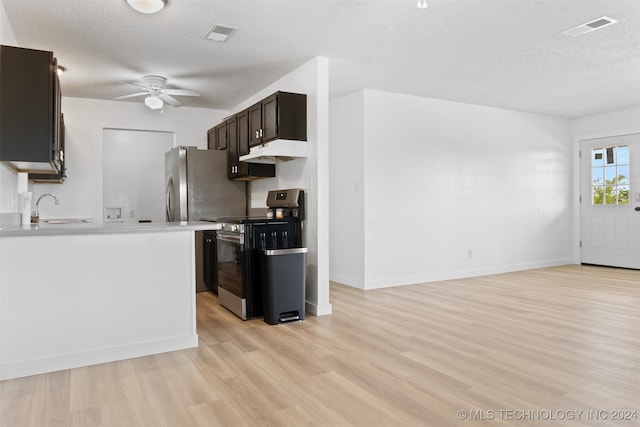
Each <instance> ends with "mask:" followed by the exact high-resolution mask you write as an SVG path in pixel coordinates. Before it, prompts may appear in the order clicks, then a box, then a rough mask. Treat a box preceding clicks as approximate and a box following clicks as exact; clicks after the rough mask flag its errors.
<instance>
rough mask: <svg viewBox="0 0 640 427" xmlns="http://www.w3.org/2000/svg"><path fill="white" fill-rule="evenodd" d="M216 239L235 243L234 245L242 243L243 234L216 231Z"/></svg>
mask: <svg viewBox="0 0 640 427" xmlns="http://www.w3.org/2000/svg"><path fill="white" fill-rule="evenodd" d="M216 239H218V240H221V241H223V242H229V243H235V244H236V245H244V234H241V233H237V234H236V233H224V232H220V231H217V232H216Z"/></svg>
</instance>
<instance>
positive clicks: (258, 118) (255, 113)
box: [249, 103, 262, 147]
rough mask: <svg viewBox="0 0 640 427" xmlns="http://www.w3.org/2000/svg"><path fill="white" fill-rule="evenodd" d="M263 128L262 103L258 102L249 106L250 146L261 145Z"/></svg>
mask: <svg viewBox="0 0 640 427" xmlns="http://www.w3.org/2000/svg"><path fill="white" fill-rule="evenodd" d="M261 130H262V104H261V103H257V104H255V105H253V106H251V107H249V147H253V146H254V145H259V144H260V143H261V142H262V137H261V136H260V131H261Z"/></svg>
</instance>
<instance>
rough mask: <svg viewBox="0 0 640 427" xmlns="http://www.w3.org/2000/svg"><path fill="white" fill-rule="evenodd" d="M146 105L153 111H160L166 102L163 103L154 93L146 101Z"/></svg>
mask: <svg viewBox="0 0 640 427" xmlns="http://www.w3.org/2000/svg"><path fill="white" fill-rule="evenodd" d="M144 105H146V106H147V107H149V108H151V109H152V110H159V109H160V108H162V106H163V105H164V102H162V99H160V98H159V97H158V95H156V94H155V93H152V94H151V95H149V96H147V97H146V98H145V99H144Z"/></svg>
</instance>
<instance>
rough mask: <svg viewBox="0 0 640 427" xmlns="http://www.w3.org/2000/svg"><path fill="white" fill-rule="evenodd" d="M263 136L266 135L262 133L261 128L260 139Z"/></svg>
mask: <svg viewBox="0 0 640 427" xmlns="http://www.w3.org/2000/svg"><path fill="white" fill-rule="evenodd" d="M263 135H264V133H263V132H262V128H260V138H262V136H263Z"/></svg>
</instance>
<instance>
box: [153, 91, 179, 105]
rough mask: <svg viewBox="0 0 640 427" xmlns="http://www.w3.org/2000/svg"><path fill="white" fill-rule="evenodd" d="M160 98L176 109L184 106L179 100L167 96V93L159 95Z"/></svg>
mask: <svg viewBox="0 0 640 427" xmlns="http://www.w3.org/2000/svg"><path fill="white" fill-rule="evenodd" d="M158 97H159V98H160V99H162V100H163V101H164V102H166V103H167V104H169V105H173V106H174V107H179V106H181V105H182V102H180V101H178V100H177V99H175V98H173V97H171V96H169V95H167V94H166V93H161V94H159V95H158Z"/></svg>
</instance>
